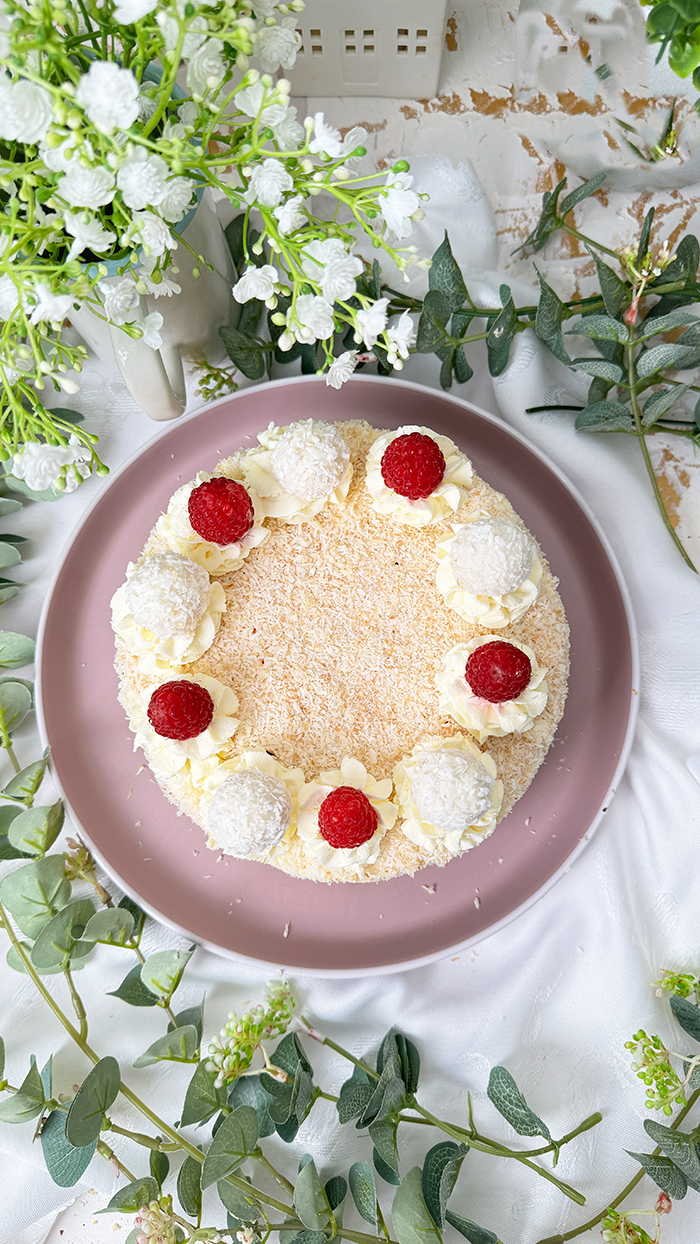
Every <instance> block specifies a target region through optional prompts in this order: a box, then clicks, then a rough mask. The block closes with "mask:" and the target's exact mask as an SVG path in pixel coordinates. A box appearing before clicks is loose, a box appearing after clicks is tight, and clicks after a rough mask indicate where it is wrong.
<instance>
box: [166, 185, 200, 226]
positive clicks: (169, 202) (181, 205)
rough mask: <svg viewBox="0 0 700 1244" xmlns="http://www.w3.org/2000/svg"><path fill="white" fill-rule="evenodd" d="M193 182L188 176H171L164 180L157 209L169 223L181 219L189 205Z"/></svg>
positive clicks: (173, 223)
mask: <svg viewBox="0 0 700 1244" xmlns="http://www.w3.org/2000/svg"><path fill="white" fill-rule="evenodd" d="M193 190H194V182H192V181H190V179H189V177H173V178H171V180H170V181H168V182H166V185H165V194H164V195H163V197H162V199H161V200H160V203H159V204H158V211H159V212H160V214H161V216H163V217H164V218H165V219H166V220H167V221H169V222H170V224H171V225H176V224H177V223H178V221H180V220H182V217H183V216H184V214H185V211H186V210H187V208H188V207H189V205H190V199H191V198H192V191H193Z"/></svg>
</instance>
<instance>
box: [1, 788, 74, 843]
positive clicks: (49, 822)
mask: <svg viewBox="0 0 700 1244" xmlns="http://www.w3.org/2000/svg"><path fill="white" fill-rule="evenodd" d="M64 816H65V812H64V808H63V803H62V801H61V800H60V799H57V800H56V803H53V804H51V805H50V806H46V807H41V806H37V807H34V808H25V810H24V811H23V812H20V814H19V816H18V817H16V819H15V820H14V821H13V822H12V825H11V826H10V828H9V830H8V834H7V836H8V838H9V840H10V842H11V843H12V845H13V847H16V849H17V850H18V851H23V852H24V853H25V854H27V855H45V854H46V852H47V851H48V849H49V847H51V846H53V844H54V842H55V841H56V839H57V838H58V835H59V834H60V832H61V828H62V826H63V819H64Z"/></svg>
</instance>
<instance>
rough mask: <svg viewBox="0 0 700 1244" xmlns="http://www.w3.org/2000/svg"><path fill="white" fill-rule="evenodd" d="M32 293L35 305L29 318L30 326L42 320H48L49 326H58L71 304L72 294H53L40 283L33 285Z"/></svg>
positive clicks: (46, 286)
mask: <svg viewBox="0 0 700 1244" xmlns="http://www.w3.org/2000/svg"><path fill="white" fill-rule="evenodd" d="M33 293H34V296H35V298H36V305H35V307H34V309H33V311H32V314H31V316H30V322H31V323H32V324H39V323H40V322H41V321H42V320H48V321H49V322H50V323H51V324H60V323H61V321H62V320H63V319H64V318H65V316H66V315H67V314H68V308H69V307H70V306H71V305H72V303H73V295H72V294H54V293H53V291H52V290H51V289H50V288H49V286H48V285H44V283H43V282H42V281H37V282H36V283H35V285H34V290H33Z"/></svg>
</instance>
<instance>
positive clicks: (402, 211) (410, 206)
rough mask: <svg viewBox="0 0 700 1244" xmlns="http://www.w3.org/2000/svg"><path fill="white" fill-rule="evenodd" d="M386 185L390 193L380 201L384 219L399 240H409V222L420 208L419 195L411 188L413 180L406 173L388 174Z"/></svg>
mask: <svg viewBox="0 0 700 1244" xmlns="http://www.w3.org/2000/svg"><path fill="white" fill-rule="evenodd" d="M385 185H386V187H387V190H388V193H387V194H386V195H385V196H382V198H381V199H380V211H381V214H382V217H383V218H384V220H385V221H386V223H387V226H388V227H389V229H391V231H392V233H393V234H395V236H396V237H397V238H407V237H408V236H409V234H410V232H411V226H410V224H409V223H408V222H409V220H410V218H411V216H412V215H413V213H414V212H416V211H418V208H419V207H420V202H419V199H418V195H417V194H416V193H415V191H414V190H411V189H410V188H409V187H410V186H412V185H413V178H412V177H409V176H407V174H406V173H388V174H387V179H386V182H385Z"/></svg>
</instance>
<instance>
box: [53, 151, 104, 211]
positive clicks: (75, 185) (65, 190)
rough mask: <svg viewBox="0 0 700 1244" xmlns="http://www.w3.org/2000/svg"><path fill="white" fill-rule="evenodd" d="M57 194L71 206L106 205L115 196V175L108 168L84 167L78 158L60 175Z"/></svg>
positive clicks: (93, 207)
mask: <svg viewBox="0 0 700 1244" xmlns="http://www.w3.org/2000/svg"><path fill="white" fill-rule="evenodd" d="M56 194H57V196H58V197H59V198H61V199H64V200H65V202H66V203H70V205H71V207H91V208H92V209H93V211H94V210H95V208H98V207H104V206H105V204H106V203H111V202H112V199H113V198H114V177H113V176H112V174H111V173H110V171H109V169H106V168H83V166H82V164H79V163H78V161H77V160H75V161H73V162H72V163H71V166H70V168H69V169H68V172H67V173H65V174H64V175H63V177H59V179H58V182H57V184H56Z"/></svg>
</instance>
